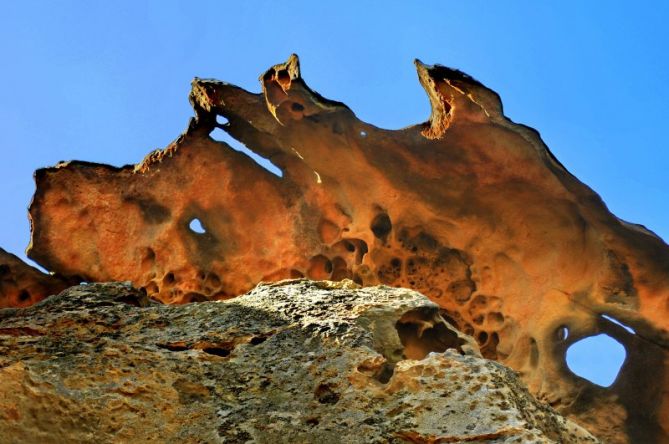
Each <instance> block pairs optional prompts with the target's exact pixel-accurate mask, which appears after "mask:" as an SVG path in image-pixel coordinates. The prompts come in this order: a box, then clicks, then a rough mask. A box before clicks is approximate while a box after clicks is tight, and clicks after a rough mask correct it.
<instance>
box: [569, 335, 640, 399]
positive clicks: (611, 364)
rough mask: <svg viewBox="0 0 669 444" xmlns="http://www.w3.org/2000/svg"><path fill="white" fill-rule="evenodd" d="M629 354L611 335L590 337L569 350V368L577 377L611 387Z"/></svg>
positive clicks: (574, 344) (576, 343) (575, 343)
mask: <svg viewBox="0 0 669 444" xmlns="http://www.w3.org/2000/svg"><path fill="white" fill-rule="evenodd" d="M626 356H627V353H626V351H625V347H623V345H622V344H621V343H620V342H618V341H616V340H615V339H613V338H612V337H611V336H609V335H605V334H599V335H596V336H588V337H587V338H583V339H581V340H579V341H576V342H574V343H573V344H572V345H571V346H569V348H568V349H567V358H566V359H567V367H569V370H571V371H572V372H573V373H574V374H575V375H577V376H580V377H581V378H584V379H587V380H588V381H590V382H592V383H593V384H596V385H599V386H601V387H609V386H611V384H613V383H614V382H615V380H616V378H617V377H618V373H619V372H620V369H621V368H622V366H623V364H624V363H625V358H626Z"/></svg>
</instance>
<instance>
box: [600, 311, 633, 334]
mask: <svg viewBox="0 0 669 444" xmlns="http://www.w3.org/2000/svg"><path fill="white" fill-rule="evenodd" d="M602 318H604V319H606V320H607V321H610V322H613V323H614V324H617V325H619V326H621V327H622V328H624V329H625V330H627V331H628V332H630V333H632V334H633V335H635V334H636V331H634V329H633V328H632V327H630V326H629V325H625V324H623V323H622V322H620V321H619V320H617V319H616V318H614V317H611V316H609V315H606V314H603V315H602Z"/></svg>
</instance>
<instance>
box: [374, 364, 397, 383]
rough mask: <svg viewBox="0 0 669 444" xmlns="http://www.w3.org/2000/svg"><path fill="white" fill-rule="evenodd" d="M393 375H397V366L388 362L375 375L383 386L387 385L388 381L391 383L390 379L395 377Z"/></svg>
mask: <svg viewBox="0 0 669 444" xmlns="http://www.w3.org/2000/svg"><path fill="white" fill-rule="evenodd" d="M393 373H395V366H394V365H392V364H391V363H389V362H386V363H384V364H383V365H382V366H381V368H380V369H379V371H378V372H377V373H376V374H375V375H374V379H376V380H377V381H379V382H380V383H381V384H387V383H388V381H390V378H392V377H393Z"/></svg>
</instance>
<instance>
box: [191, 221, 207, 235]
mask: <svg viewBox="0 0 669 444" xmlns="http://www.w3.org/2000/svg"><path fill="white" fill-rule="evenodd" d="M188 228H189V229H190V231H192V232H193V233H197V234H205V233H206V232H207V230H205V229H204V226H203V225H202V221H200V219H198V218H197V217H196V218H193V219H191V221H190V222H189V223H188Z"/></svg>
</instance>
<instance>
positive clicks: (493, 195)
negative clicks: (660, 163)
mask: <svg viewBox="0 0 669 444" xmlns="http://www.w3.org/2000/svg"><path fill="white" fill-rule="evenodd" d="M416 66H417V71H418V77H419V80H420V82H421V84H422V85H423V87H424V88H425V91H426V92H427V94H428V97H429V100H430V103H431V105H432V115H431V117H430V120H429V122H427V123H425V124H421V125H415V126H411V127H408V128H405V129H402V130H397V131H389V130H383V129H380V128H377V127H375V126H373V125H370V124H368V123H365V122H362V121H360V120H358V119H357V118H356V116H355V115H354V114H353V112H352V111H351V110H350V109H349V108H347V107H346V106H345V105H344V104H342V103H338V102H334V101H331V100H327V99H325V98H323V97H321V96H320V95H319V94H317V93H316V92H314V91H313V90H311V89H310V88H309V87H308V86H307V85H306V83H305V82H304V80H303V79H302V77H301V74H300V69H299V62H298V59H297V57H295V56H292V57H291V58H290V59H289V60H288V61H287V62H286V63H283V64H279V65H276V66H274V67H272V68H271V69H269V70H268V71H267V72H266V73H265V74H263V75H262V76H261V78H260V81H261V84H262V89H263V92H262V94H253V93H250V92H247V91H245V90H243V89H241V88H238V87H236V86H233V85H230V84H227V83H224V82H220V81H216V80H203V79H195V80H194V81H193V84H192V90H191V95H190V98H191V102H192V104H193V107H194V110H195V113H196V118H195V119H193V120H192V122H191V124H190V126H189V128H188V130H187V131H186V132H185V133H184V134H183V135H182V136H180V137H179V138H178V139H177V140H175V142H173V143H172V144H170V145H169V146H168V147H167V148H166V149H165V150H162V151H156V152H154V153H151V154H150V155H149V156H147V158H146V159H145V160H144V161H143V162H142V163H141V164H139V165H136V166H127V167H124V168H114V167H110V166H106V165H99V164H91V163H85V162H70V163H64V164H60V165H58V166H56V167H53V168H46V169H42V170H39V171H37V173H36V176H35V177H36V183H37V191H36V194H35V197H34V200H33V203H32V205H31V208H30V215H31V218H32V229H33V231H32V246H31V248H30V251H29V255H30V257H31V258H33V259H35V260H36V261H37V262H38V263H40V264H41V265H42V266H44V267H45V268H47V269H48V270H51V271H55V272H58V273H61V274H63V275H65V276H67V277H72V278H79V279H81V280H85V281H107V280H117V281H118V280H120V281H125V280H130V281H132V282H133V284H134V285H135V286H138V287H142V288H144V289H145V290H146V291H147V293H148V294H150V295H152V296H154V297H156V298H159V299H160V300H162V301H164V302H168V303H184V302H189V301H202V300H207V299H225V298H230V297H234V296H236V295H239V294H243V293H244V292H246V291H248V290H249V289H251V288H253V287H254V286H255V284H256V283H258V282H259V281H274V280H278V279H283V278H289V277H301V276H306V277H309V278H312V279H331V280H340V279H343V278H351V279H353V280H354V281H356V282H358V283H360V284H362V285H365V286H368V285H376V284H378V283H383V284H387V285H392V286H402V287H410V288H413V289H416V290H418V291H420V292H422V293H423V294H425V295H427V296H428V297H429V298H430V299H432V300H433V301H435V302H436V303H438V304H439V305H440V307H442V309H443V310H444V314H445V315H446V316H448V317H449V319H451V320H452V321H453V323H454V324H455V325H456V326H457V327H458V328H459V329H460V330H461V331H463V332H465V333H467V334H470V335H471V336H473V337H474V338H476V340H477V341H478V342H479V344H480V346H481V351H482V353H483V355H484V356H485V357H487V358H490V359H495V360H498V361H499V362H502V363H504V364H505V365H508V366H510V367H511V368H513V369H515V370H517V371H518V372H520V373H521V375H522V378H523V379H524V381H525V382H526V383H527V384H528V386H529V388H530V390H531V391H532V393H534V394H535V395H536V396H537V397H538V398H540V399H541V400H543V401H545V402H547V403H549V404H551V405H552V406H554V407H555V408H556V409H558V410H559V411H560V412H561V413H563V414H565V415H570V416H572V417H574V418H578V420H579V421H581V422H582V423H584V424H587V426H588V427H590V428H591V429H592V430H596V433H597V434H598V435H601V436H602V437H605V438H606V439H607V440H608V441H610V442H630V441H631V442H644V443H652V442H656V441H669V429H668V428H669V371H668V370H667V362H669V353H668V352H667V350H668V349H669V334H668V328H669V247H668V246H667V245H666V244H665V243H664V242H663V241H662V240H661V239H660V238H658V237H657V236H655V235H654V234H653V233H651V232H649V231H648V230H646V229H645V228H643V227H642V226H638V225H633V224H629V223H626V222H624V221H621V220H619V219H618V218H616V217H615V216H614V215H612V214H611V213H610V212H609V211H608V209H607V208H606V206H605V205H604V203H603V202H602V201H601V199H600V198H599V196H597V194H596V193H594V192H593V191H592V190H591V189H590V188H588V187H587V186H585V185H584V184H583V183H581V182H580V181H578V180H577V179H576V178H575V177H574V176H572V175H571V174H570V173H569V172H568V171H566V170H565V168H564V167H563V166H562V165H561V164H560V163H559V162H558V161H557V160H556V159H555V158H554V157H553V156H552V154H551V153H550V151H549V150H548V148H547V147H546V146H545V145H544V144H543V142H542V140H541V138H540V137H539V135H538V133H537V132H536V131H534V130H532V129H530V128H527V127H525V126H523V125H518V124H515V123H513V122H511V121H510V120H509V119H507V118H506V117H505V116H504V115H503V113H502V105H501V102H500V100H499V97H498V96H497V94H496V93H495V92H493V91H491V90H490V89H488V88H486V87H485V86H483V85H482V84H481V83H479V82H478V81H476V80H474V79H473V78H471V77H469V76H467V75H466V74H463V73H461V72H460V71H457V70H453V69H449V68H445V67H441V66H426V65H423V64H422V63H420V62H417V64H416ZM221 130H222V131H225V132H227V133H228V134H229V135H230V136H232V137H234V138H236V139H237V140H239V141H241V142H242V143H243V144H245V145H246V146H247V147H248V148H250V149H251V150H252V151H254V152H255V153H257V154H259V155H261V156H264V157H266V158H269V159H271V161H272V162H274V163H275V164H276V165H278V167H280V168H281V170H282V171H283V177H277V176H275V175H272V174H271V173H269V172H268V171H266V170H264V169H262V168H260V167H259V166H258V165H257V164H255V163H254V162H253V161H252V160H251V159H250V158H249V157H247V156H246V155H244V154H242V153H240V152H237V151H235V150H234V149H232V148H231V147H230V146H229V145H228V144H226V143H223V142H218V141H216V140H214V139H212V138H211V137H210V135H215V134H216V131H221ZM194 222H197V223H199V224H201V228H202V229H199V228H198V227H196V228H195V229H193V227H192V224H193V223H194ZM196 225H197V224H196ZM603 315H607V316H609V317H612V318H614V319H617V320H618V321H621V322H623V323H624V324H627V325H628V326H631V327H632V328H633V329H634V330H635V333H630V332H628V331H627V330H626V329H624V328H622V327H620V326H618V325H617V324H615V323H613V322H611V321H610V320H608V319H607V318H605V317H603ZM600 332H603V333H606V334H608V335H610V336H612V337H613V338H615V339H616V340H618V341H619V342H620V343H622V344H623V345H624V346H625V348H626V350H627V359H626V361H625V364H624V366H623V368H622V370H621V373H620V375H619V377H618V379H617V380H616V382H615V383H614V384H613V385H612V386H611V387H610V388H603V387H599V386H596V385H594V384H591V383H590V382H588V381H586V380H584V379H581V378H579V377H577V376H576V375H574V374H572V373H571V372H570V371H569V369H568V368H567V366H566V364H565V351H566V349H567V348H568V347H569V346H570V345H571V344H573V343H574V342H576V341H578V340H580V339H582V338H584V337H586V336H591V335H595V334H598V333H600ZM649 381H650V382H649Z"/></svg>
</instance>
